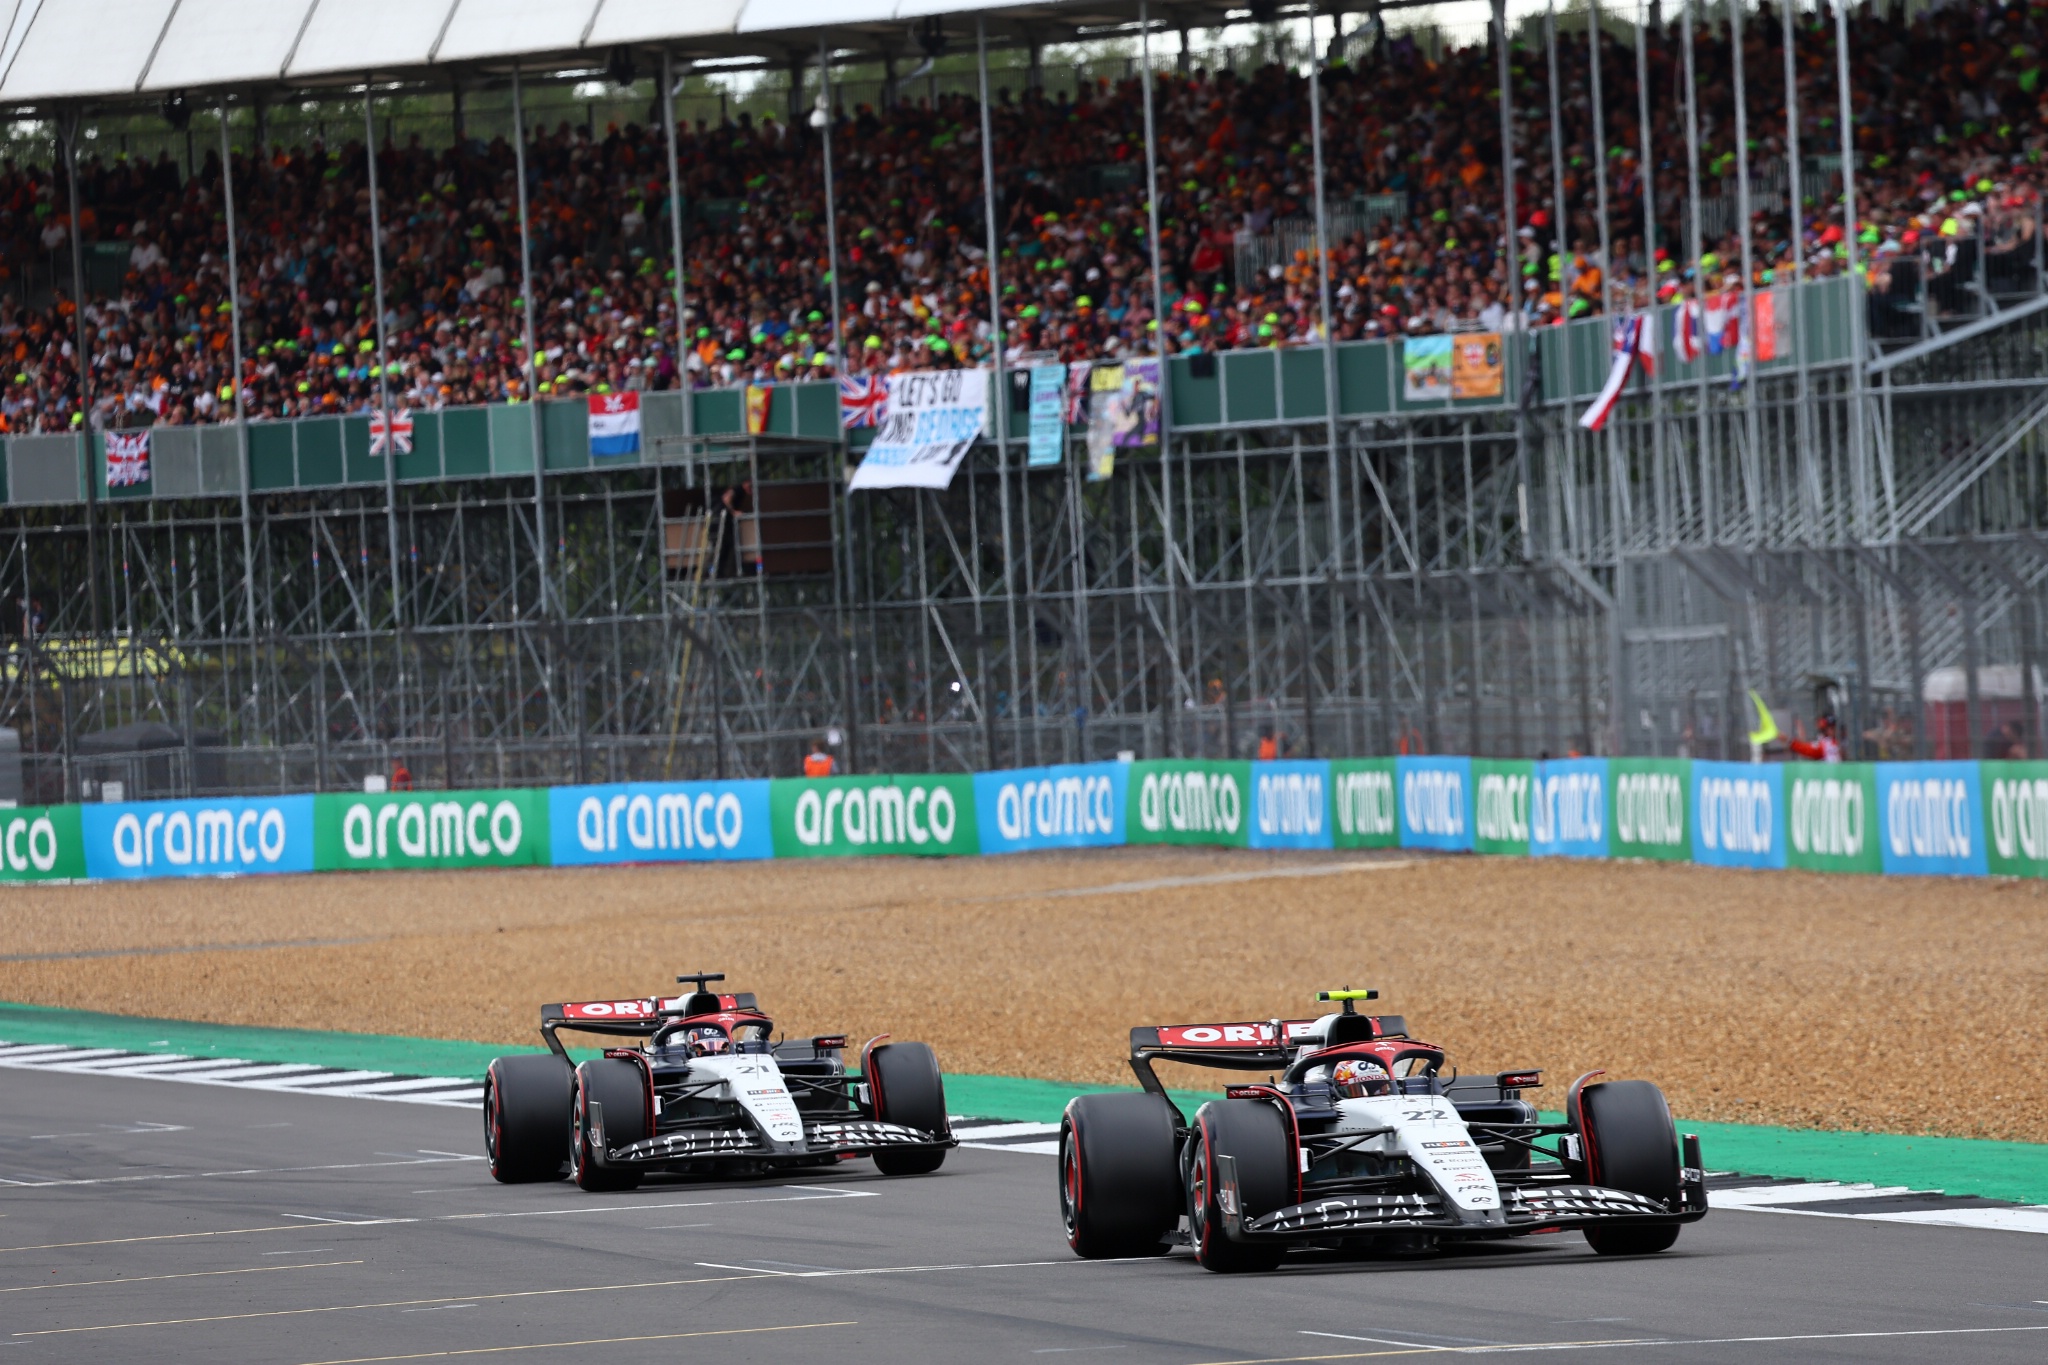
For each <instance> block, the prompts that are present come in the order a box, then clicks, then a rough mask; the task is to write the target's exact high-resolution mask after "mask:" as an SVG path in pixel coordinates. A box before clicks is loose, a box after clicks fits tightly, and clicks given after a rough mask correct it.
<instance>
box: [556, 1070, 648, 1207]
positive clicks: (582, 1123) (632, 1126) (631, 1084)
mask: <svg viewBox="0 0 2048 1365" xmlns="http://www.w3.org/2000/svg"><path fill="white" fill-rule="evenodd" d="M593 1104H596V1105H598V1106H599V1108H600V1112H602V1113H603V1115H604V1140H605V1145H606V1146H607V1147H613V1148H617V1147H623V1146H625V1145H626V1144H627V1143H629V1142H638V1141H640V1139H642V1138H644V1137H646V1136H647V1080H646V1075H645V1073H644V1072H642V1071H641V1070H640V1067H639V1065H638V1064H637V1063H634V1062H629V1061H626V1060H625V1059H624V1058H620V1057H600V1058H598V1059H597V1060H595V1061H589V1062H585V1063H584V1064H583V1065H581V1066H579V1067H577V1068H576V1097H575V1102H574V1103H573V1104H572V1105H571V1107H570V1111H569V1178H570V1179H571V1180H573V1181H575V1182H576V1183H577V1185H579V1186H580V1187H582V1188H583V1189H586V1190H630V1189H632V1188H634V1187H635V1186H637V1185H638V1184H639V1183H640V1172H639V1171H637V1170H620V1169H616V1168H613V1167H608V1166H599V1165H598V1164H597V1163H596V1162H595V1161H593V1160H592V1159H591V1138H592V1136H593V1135H592V1133H591V1123H590V1106H591V1105H593Z"/></svg>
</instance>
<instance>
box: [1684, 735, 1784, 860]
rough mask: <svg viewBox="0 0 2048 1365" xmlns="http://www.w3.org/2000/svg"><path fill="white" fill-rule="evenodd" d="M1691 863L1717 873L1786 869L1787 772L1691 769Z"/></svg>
mask: <svg viewBox="0 0 2048 1365" xmlns="http://www.w3.org/2000/svg"><path fill="white" fill-rule="evenodd" d="M1692 821H1693V826H1692V860H1693V861H1694V862H1696V863H1708V864H1711V865H1713V866H1716V867H1783V866H1784V865H1785V769H1784V767H1783V766H1782V765H1780V764H1776V763H1711V762H1707V761H1706V760H1703V759H1702V760H1695V761H1694V763H1693V765H1692Z"/></svg>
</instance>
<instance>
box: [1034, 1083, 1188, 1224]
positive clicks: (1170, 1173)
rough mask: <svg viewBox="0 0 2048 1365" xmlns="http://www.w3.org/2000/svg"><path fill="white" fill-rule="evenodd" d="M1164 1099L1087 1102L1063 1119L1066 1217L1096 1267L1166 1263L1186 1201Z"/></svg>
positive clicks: (1082, 1099)
mask: <svg viewBox="0 0 2048 1365" xmlns="http://www.w3.org/2000/svg"><path fill="white" fill-rule="evenodd" d="M1179 1122H1180V1115H1179V1114H1178V1113H1176V1112H1175V1110H1174V1108H1173V1105H1172V1104H1171V1103H1169V1102H1168V1101H1167V1098H1166V1097H1165V1096H1164V1095H1147V1094H1138V1095H1081V1096H1078V1097H1077V1098H1075V1099H1073V1100H1072V1101H1070V1102H1069V1103H1068V1104H1067V1112H1066V1113H1065V1114H1064V1115H1063V1116H1062V1117H1061V1119H1060V1218H1061V1220H1062V1221H1064V1222H1065V1223H1066V1225H1067V1245H1068V1246H1070V1247H1072V1248H1073V1249H1074V1250H1075V1252H1077V1253H1078V1254H1080V1255H1082V1256H1086V1257H1088V1258H1089V1259H1091V1260H1094V1259H1098V1258H1101V1257H1107V1256H1159V1255H1163V1254H1165V1252H1166V1250H1167V1245H1166V1234H1167V1233H1169V1232H1171V1231H1173V1225H1174V1223H1175V1222H1176V1221H1178V1220H1179V1218H1180V1214H1181V1209H1182V1207H1183V1199H1184V1197H1185V1196H1184V1195H1183V1193H1182V1191H1181V1184H1180V1169H1179V1166H1178V1165H1177V1163H1176V1160H1175V1144H1174V1129H1175V1128H1176V1127H1178V1126H1179Z"/></svg>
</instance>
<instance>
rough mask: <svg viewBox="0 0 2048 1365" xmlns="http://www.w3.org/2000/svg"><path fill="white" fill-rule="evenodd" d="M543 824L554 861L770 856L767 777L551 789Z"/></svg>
mask: <svg viewBox="0 0 2048 1365" xmlns="http://www.w3.org/2000/svg"><path fill="white" fill-rule="evenodd" d="M548 829H549V836H548V840H549V845H550V847H549V850H548V851H549V855H550V859H551V861H552V862H553V863H554V865H555V866H556V867H569V866H575V865H579V864H581V865H587V864H590V863H682V862H738V861H742V860H745V859H749V858H772V857H774V856H775V841H774V835H773V833H772V831H771V830H770V829H769V824H768V783H767V782H766V781H765V780H756V781H750V782H620V783H613V784H608V785H604V786H592V787H556V788H554V789H553V790H551V791H550V792H549V793H548Z"/></svg>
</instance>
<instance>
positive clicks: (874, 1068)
mask: <svg viewBox="0 0 2048 1365" xmlns="http://www.w3.org/2000/svg"><path fill="white" fill-rule="evenodd" d="M867 1065H868V1075H867V1082H868V1094H869V1095H870V1096H872V1097H873V1104H874V1110H875V1117H876V1118H878V1119H880V1120H881V1121H882V1122H884V1123H900V1124H902V1125H903V1126H904V1127H905V1128H915V1129H918V1130H919V1131H920V1132H926V1133H937V1134H940V1135H944V1134H945V1133H947V1132H949V1131H951V1129H950V1127H949V1125H948V1124H947V1122H946V1087H945V1084H944V1083H943V1082H942V1081H941V1080H940V1079H939V1059H938V1058H937V1057H936V1056H935V1055H933V1053H932V1050H931V1048H930V1047H929V1046H928V1045H926V1044H924V1043H884V1044H882V1045H881V1046H880V1047H877V1048H874V1049H873V1050H871V1051H870V1052H869V1053H868V1058H867ZM945 1160H946V1149H945V1148H944V1147H884V1148H882V1149H881V1150H879V1151H877V1152H876V1153H875V1169H877V1170H879V1171H880V1172H881V1173H882V1174H883V1175H930V1174H931V1173H932V1172H933V1171H936V1170H937V1169H939V1167H940V1166H941V1165H943V1164H944V1163H945Z"/></svg>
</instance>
